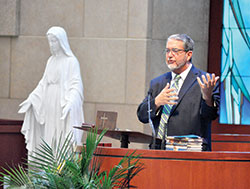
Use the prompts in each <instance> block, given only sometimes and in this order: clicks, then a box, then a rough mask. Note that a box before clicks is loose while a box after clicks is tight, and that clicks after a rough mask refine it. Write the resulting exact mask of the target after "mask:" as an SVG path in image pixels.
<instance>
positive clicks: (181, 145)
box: [166, 135, 202, 152]
mask: <svg viewBox="0 0 250 189" xmlns="http://www.w3.org/2000/svg"><path fill="white" fill-rule="evenodd" d="M166 150H172V151H195V152H201V151H202V138H201V137H200V136H197V135H182V136H167V138H166Z"/></svg>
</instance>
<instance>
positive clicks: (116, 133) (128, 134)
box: [75, 124, 161, 148]
mask: <svg viewBox="0 0 250 189" xmlns="http://www.w3.org/2000/svg"><path fill="white" fill-rule="evenodd" d="M91 126H93V125H91ZM75 128H77V129H81V130H84V131H90V129H91V127H90V126H88V125H87V124H83V126H82V127H75ZM102 131H103V129H98V130H97V134H101V132H102ZM105 136H107V137H110V138H112V139H116V140H120V142H121V148H128V144H129V143H130V142H135V143H142V144H150V143H151V141H152V140H153V137H152V136H151V135H147V134H144V133H141V132H138V131H124V130H108V131H107V132H106V133H105ZM156 140H161V139H156ZM159 143H160V142H159Z"/></svg>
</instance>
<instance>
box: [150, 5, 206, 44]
mask: <svg viewBox="0 0 250 189" xmlns="http://www.w3.org/2000/svg"><path fill="white" fill-rule="evenodd" d="M208 20H209V1H205V0H203V1H198V0H196V1H194V0H178V1H172V0H155V1H154V11H153V39H166V38H167V37H168V36H169V35H171V34H174V33H186V34H188V35H190V36H191V37H192V38H193V39H194V40H199V41H207V40H208Z"/></svg>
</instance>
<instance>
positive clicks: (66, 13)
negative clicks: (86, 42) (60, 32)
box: [20, 0, 84, 37]
mask: <svg viewBox="0 0 250 189" xmlns="http://www.w3.org/2000/svg"><path fill="white" fill-rule="evenodd" d="M83 2H84V0H21V28H20V29H21V35H31V36H34V35H35V36H44V35H45V34H46V32H47V31H48V29H49V28H50V27H51V26H62V27H63V28H64V29H65V30H66V32H67V33H68V35H69V36H77V37H79V36H82V34H83V14H84V3H83Z"/></svg>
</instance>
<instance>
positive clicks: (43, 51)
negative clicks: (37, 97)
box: [10, 37, 50, 99]
mask: <svg viewBox="0 0 250 189" xmlns="http://www.w3.org/2000/svg"><path fill="white" fill-rule="evenodd" d="M49 56H50V52H49V45H48V41H47V38H45V37H19V38H16V39H13V40H12V63H11V93H10V97H11V98H23V99H24V98H27V97H28V95H29V94H30V92H31V91H33V89H34V88H35V87H36V86H37V84H38V82H39V81H40V80H41V78H42V75H43V73H44V70H45V66H46V63H47V60H48V58H49Z"/></svg>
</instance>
